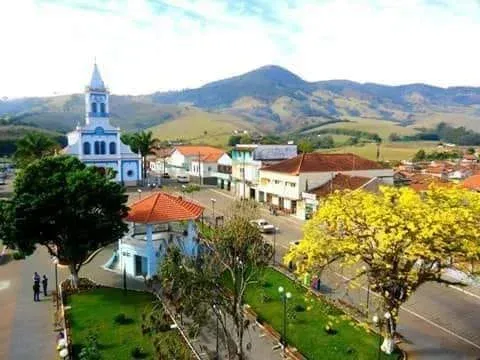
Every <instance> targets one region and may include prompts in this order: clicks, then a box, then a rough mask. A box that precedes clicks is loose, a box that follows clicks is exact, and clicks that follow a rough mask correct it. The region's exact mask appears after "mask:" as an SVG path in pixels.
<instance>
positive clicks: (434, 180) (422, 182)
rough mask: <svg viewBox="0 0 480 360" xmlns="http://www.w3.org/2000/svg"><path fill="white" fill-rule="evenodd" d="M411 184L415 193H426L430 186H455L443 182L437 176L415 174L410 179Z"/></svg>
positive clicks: (445, 181)
mask: <svg viewBox="0 0 480 360" xmlns="http://www.w3.org/2000/svg"><path fill="white" fill-rule="evenodd" d="M409 180H410V182H409V184H408V186H410V187H411V188H412V189H413V190H415V191H426V190H428V188H429V187H430V185H432V184H433V185H435V186H444V187H449V186H452V185H453V184H452V183H451V182H449V181H447V180H442V179H440V178H438V177H436V176H432V175H426V174H414V175H412V176H410V177H409Z"/></svg>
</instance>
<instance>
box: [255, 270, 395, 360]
mask: <svg viewBox="0 0 480 360" xmlns="http://www.w3.org/2000/svg"><path fill="white" fill-rule="evenodd" d="M279 286H283V287H284V288H285V290H286V291H289V292H291V293H292V298H291V299H290V300H289V302H288V304H289V310H287V312H290V313H293V314H295V316H296V318H295V319H293V318H290V319H289V320H288V326H287V336H286V337H287V340H288V343H289V344H291V345H293V346H294V347H296V348H297V349H298V350H299V351H300V352H301V353H302V354H303V355H305V356H306V357H307V358H308V359H325V360H327V359H328V360H330V359H339V360H340V359H356V360H371V359H376V358H377V354H378V349H379V341H380V338H379V337H378V336H377V335H376V334H374V333H372V332H369V331H367V330H366V328H364V327H363V326H362V325H359V324H357V323H356V322H355V321H354V320H352V319H349V318H348V317H347V316H345V315H343V313H342V312H341V311H340V310H339V309H337V308H335V307H333V306H331V305H329V304H328V303H326V302H324V301H322V300H321V299H316V298H313V297H312V296H308V297H307V296H306V295H307V293H306V290H305V289H304V288H303V287H301V286H299V285H298V284H296V283H294V282H293V281H291V280H290V279H288V278H287V277H285V276H284V275H283V274H281V273H279V272H277V271H275V270H273V269H267V270H266V272H265V274H264V276H263V279H262V281H260V282H259V284H258V285H257V286H255V287H251V288H250V289H249V290H248V291H247V294H246V302H247V303H248V304H249V305H250V306H251V307H252V309H253V310H254V311H255V312H256V313H257V314H258V315H259V316H260V317H262V318H263V319H265V321H266V322H267V323H269V324H270V325H271V326H273V328H275V330H277V331H278V332H279V333H281V332H282V326H283V325H282V324H283V322H282V321H283V320H282V319H283V304H282V302H281V300H280V297H279V294H278V287H279ZM265 296H267V297H269V298H270V300H269V301H266V302H265V301H264V300H263V299H264V297H265ZM295 305H302V306H303V307H304V308H305V309H306V310H305V311H303V312H296V311H294V310H293V308H294V307H295ZM287 317H288V316H287ZM329 322H331V323H332V327H333V329H335V330H336V331H337V333H336V334H334V335H328V334H327V333H326V332H325V331H324V328H325V325H327V324H328V323H329ZM398 358H399V355H398V354H395V355H391V356H387V355H385V354H383V353H382V354H381V359H398Z"/></svg>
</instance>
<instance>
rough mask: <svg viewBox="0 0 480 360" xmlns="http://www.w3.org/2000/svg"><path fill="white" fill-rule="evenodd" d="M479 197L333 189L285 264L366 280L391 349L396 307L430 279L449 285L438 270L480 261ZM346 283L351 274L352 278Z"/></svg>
mask: <svg viewBox="0 0 480 360" xmlns="http://www.w3.org/2000/svg"><path fill="white" fill-rule="evenodd" d="M479 208H480V194H478V193H474V192H469V191H467V190H464V189H459V188H451V189H447V188H441V189H437V188H431V189H430V190H428V191H426V192H425V193H423V194H420V193H417V192H415V191H413V190H412V189H409V188H393V187H388V188H387V187H383V188H381V189H380V192H379V193H378V194H373V193H368V192H364V191H354V192H348V193H336V194H334V195H332V196H330V197H329V198H327V199H326V200H325V201H324V203H323V204H322V206H321V207H320V208H319V210H318V211H317V213H316V214H315V216H314V218H313V219H312V220H310V221H309V222H307V223H306V225H305V228H304V240H303V241H301V242H300V244H299V245H298V246H296V247H295V248H293V249H291V250H290V251H289V253H288V254H287V255H286V257H285V261H286V262H289V261H294V262H295V261H297V262H298V265H299V267H300V268H301V269H302V271H321V270H322V269H324V268H325V267H327V266H328V265H330V264H333V263H334V264H335V266H336V267H337V266H339V267H341V268H348V269H349V270H356V271H357V275H356V276H355V277H354V279H356V278H359V277H362V278H364V277H366V278H367V279H369V281H370V284H371V289H372V290H373V291H375V292H377V294H378V296H379V297H380V299H381V307H382V309H381V310H382V313H383V312H388V313H389V314H391V315H392V316H391V319H390V320H388V322H387V323H386V324H384V329H383V331H384V332H385V340H384V343H383V344H382V349H383V350H384V351H385V352H387V353H390V352H391V351H393V347H394V343H393V337H394V335H395V333H396V328H397V322H398V314H399V309H400V306H401V305H402V304H403V303H405V302H406V301H407V300H408V298H409V297H410V296H411V295H412V294H413V293H414V292H415V291H416V290H417V289H418V288H419V287H420V286H421V285H423V284H425V283H426V282H429V281H434V282H440V283H449V282H448V281H447V280H445V279H444V278H442V277H441V275H442V271H443V270H444V269H446V268H448V267H451V266H452V263H451V262H452V259H455V266H458V267H460V268H462V269H464V270H467V267H466V266H465V265H463V264H466V263H468V262H469V261H473V260H477V261H478V259H479V258H480V257H479V256H480V245H479V240H478V239H479V235H480V234H479V230H478V229H479V224H480V212H479ZM352 280H353V279H352Z"/></svg>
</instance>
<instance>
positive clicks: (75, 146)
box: [63, 64, 142, 186]
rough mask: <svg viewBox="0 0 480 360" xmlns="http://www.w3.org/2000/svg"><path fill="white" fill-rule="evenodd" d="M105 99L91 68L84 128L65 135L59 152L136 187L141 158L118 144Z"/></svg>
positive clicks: (105, 91)
mask: <svg viewBox="0 0 480 360" xmlns="http://www.w3.org/2000/svg"><path fill="white" fill-rule="evenodd" d="M109 95H110V93H109V91H108V89H107V88H106V86H105V84H104V82H103V80H102V77H101V76H100V71H99V70H98V66H97V64H95V65H94V68H93V74H92V79H91V81H90V84H89V85H87V87H86V89H85V125H80V124H78V125H77V127H76V128H75V130H73V131H72V132H70V133H68V134H67V137H68V145H67V147H66V148H65V149H64V151H63V152H64V153H65V154H68V155H72V156H76V157H78V158H79V159H80V160H81V161H82V162H83V163H85V164H87V165H90V166H95V167H97V168H98V169H99V171H101V172H106V171H107V169H112V170H113V171H114V173H115V180H116V181H117V182H120V183H122V184H124V185H127V186H128V185H137V184H138V183H139V182H140V181H141V180H142V170H141V169H142V163H141V157H140V155H139V154H135V153H134V152H133V151H132V150H131V149H130V146H128V145H126V144H124V143H122V141H121V140H120V128H117V127H114V126H112V125H111V124H110V121H109V116H110V105H109Z"/></svg>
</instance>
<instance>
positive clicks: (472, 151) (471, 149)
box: [467, 147, 475, 155]
mask: <svg viewBox="0 0 480 360" xmlns="http://www.w3.org/2000/svg"><path fill="white" fill-rule="evenodd" d="M467 154H470V155H473V154H475V148H473V147H469V148H468V149H467Z"/></svg>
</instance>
